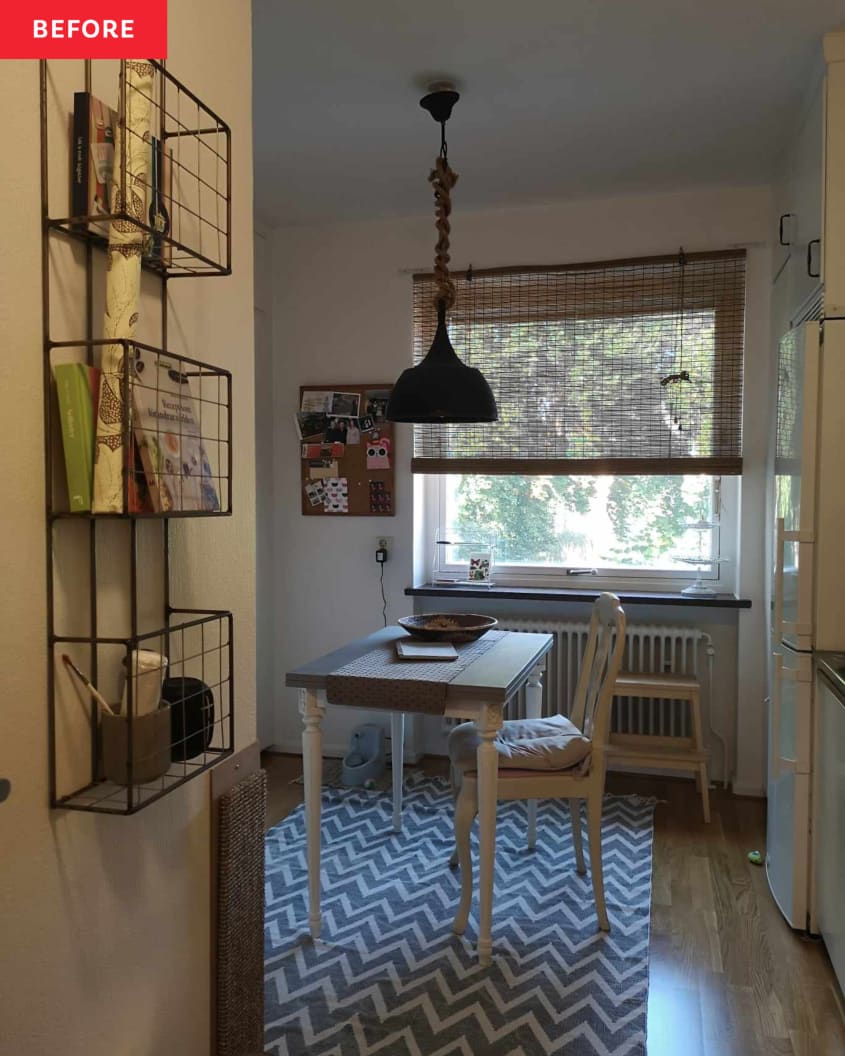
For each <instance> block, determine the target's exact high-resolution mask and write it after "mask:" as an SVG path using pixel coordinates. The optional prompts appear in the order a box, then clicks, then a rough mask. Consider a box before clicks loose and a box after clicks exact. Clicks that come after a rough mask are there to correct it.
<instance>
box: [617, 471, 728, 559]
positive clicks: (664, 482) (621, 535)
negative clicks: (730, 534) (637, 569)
mask: <svg viewBox="0 0 845 1056" xmlns="http://www.w3.org/2000/svg"><path fill="white" fill-rule="evenodd" d="M705 483H707V481H706V479H705ZM683 486H684V478H683V477H614V478H613V483H612V484H611V485H610V489H609V491H608V496H607V513H608V516H609V517H610V522H611V524H612V525H613V527H614V529H615V532H616V538H617V539H618V540H620V543H621V545H619V546H618V547H614V549H613V551H612V554H611V556H612V557H613V558H614V559H615V560H616V561H618V562H619V564H621V565H644V564H648V563H649V562H652V561H654V560H656V559H657V558H659V557H660V556H661V555H662V554H665V553H667V551H669V550H671V549H672V548H673V546H674V545H675V543H676V540H677V539H678V538H679V537H680V536H681V535H682V534H683V532H684V525H686V524H691V523H692V522H694V521H698V520H701V519H704V518H707V517H708V516H709V512H708V510H707V508H706V503H707V500H708V493H709V485H708V489H707V490H705V491H703V492H702V493H701V494H700V495H696V496H693V497H692V498H689V497H688V496H686V495H684V490H683Z"/></svg>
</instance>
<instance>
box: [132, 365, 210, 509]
mask: <svg viewBox="0 0 845 1056" xmlns="http://www.w3.org/2000/svg"><path fill="white" fill-rule="evenodd" d="M178 365H179V364H178V361H177V360H172V359H169V358H168V357H166V356H162V355H150V354H148V353H147V352H146V351H145V350H144V349H137V354H136V357H135V361H134V376H133V379H132V385H131V388H132V424H133V433H134V438H135V444H136V445H137V449H138V454H139V457H140V460H141V465H142V467H143V470H144V477H145V480H146V484H147V489H148V491H149V497H150V501H151V503H152V508H153V510H154V511H155V512H156V513H168V512H172V511H177V510H185V511H188V510H190V511H204V512H206V513H217V512H219V510H220V500H219V497H218V495H217V489H216V488H215V486H214V474H213V473H212V471H211V464H210V462H209V459H208V454H207V452H206V449H205V446H204V443H203V441H204V439H205V438H204V437H203V436H202V432H201V421H200V418H199V416H198V415H197V410H196V404H195V402H194V397H193V393H192V392H191V383H190V379H189V378H188V377H187V376H186V375H185V374H184V373H181V372H180V371H179V369H178Z"/></svg>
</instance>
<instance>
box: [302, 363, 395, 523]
mask: <svg viewBox="0 0 845 1056" xmlns="http://www.w3.org/2000/svg"><path fill="white" fill-rule="evenodd" d="M391 389H392V386H391V385H378V384H372V385H303V386H302V387H301V388H300V390H299V410H298V411H297V414H296V427H297V434H298V436H299V455H300V459H299V461H300V465H301V470H300V479H301V492H302V495H301V498H302V513H303V515H304V516H306V517H392V516H394V514H395V512H396V492H395V488H394V471H395V465H396V450H395V447H394V431H393V423H392V422H388V421H387V420H386V418H385V412H386V410H387V401H388V400H389V399H390V392H391Z"/></svg>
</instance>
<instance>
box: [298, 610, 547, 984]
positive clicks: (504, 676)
mask: <svg viewBox="0 0 845 1056" xmlns="http://www.w3.org/2000/svg"><path fill="white" fill-rule="evenodd" d="M405 637H407V635H406V632H405V631H403V630H402V629H401V628H400V627H385V628H384V629H382V630H379V631H376V632H375V633H374V634H370V635H368V636H367V637H365V638H359V639H358V640H357V641H354V642H350V643H349V644H348V645H344V646H342V647H341V648H340V649H335V650H334V651H333V652H330V653H327V654H325V655H324V656H321V657H318V658H317V659H316V660H312V661H311V662H310V663H308V664H305V665H303V666H302V667H298V668H296V670H294V671H289V672H288V673H287V675H286V677H285V684H286V685H287V686H291V687H294V688H296V689H298V690H299V707H300V713H301V715H302V719H303V733H302V755H303V770H304V783H305V824H306V839H307V861H308V901H309V906H308V923H309V929H310V932H311V936H312V938H313V939H317V938H319V936H320V931H321V927H322V913H321V908H320V844H321V824H320V821H321V819H320V813H321V798H320V797H321V792H320V790H321V786H322V765H323V751H322V731H321V724H322V721H323V717H324V715H325V711H326V707H327V701H326V687H327V683H328V680H329V676H330V675H333V674H334V673H335V672H337V671H339V670H340V669H341V668H344V667H346V665H348V664H350V663H352V662H354V661H356V660H358V659H359V658H361V657H363V656H365V655H366V654H368V653H371V652H372V651H373V650H375V649H377V648H379V647H384V646H385V645H386V644H389V643H393V642H394V641H396V640H397V639H399V638H405ZM552 642H553V639H552V636H551V635H549V634H534V633H529V632H521V631H507V632H505V633H503V634H501V635H500V636H499V638H498V640H497V641H496V642H495V644H493V645H492V647H491V648H489V649H488V650H487V651H486V652H484V653H483V654H481V655H479V656H478V657H477V658H476V659H474V660H473V661H472V662H471V663H469V664H468V665H467V666H465V667H463V669H461V670H459V671H457V673H456V674H455V677H454V678H453V679H452V680H451V681H448V682H446V683H445V707H444V710H443V712H442V714H443V715H444V716H446V717H447V718H456V719H468V720H470V721H472V722H474V723H475V724H476V726H477V727H478V732H479V735H480V743H479V746H478V753H477V759H478V826H479V828H478V844H479V926H478V958H479V961H480V963H481V964H483V965H486V964H489V963H490V961H491V959H492V954H493V942H492V919H493V874H494V863H495V851H496V806H497V788H496V786H497V773H498V760H499V756H498V752H497V751H496V748H495V745H494V741H495V739H496V734H497V733H498V731H499V730H500V729H501V726H502V722H503V721H504V712H505V709H506V707H507V705H508V703H509V702H510V701H512V700H513V699H514V697H515V696H516V695H517V694H518V693H519V691H520V690H522V689H523V688H524V689H525V704H526V715H527V717H528V718H538V717H539V716H540V714H541V707H542V691H543V684H542V676H543V671H544V670H545V664H546V655H547V654H548V652H549V650H550V649H551V647H552ZM396 685H397V698H398V699H397V705H396V707H395V708H394V709H391V711H390V712H389V714H390V715H391V753H392V756H391V762H392V767H393V827H394V829H396V830H397V831H398V830H399V829H400V828H401V825H402V764H403V751H404V716H405V714H406V713H409V712H416V711H418V710H419V709H418V708H415V707H413V706H412V704H411V703H410V702H408V704H407V706H405V702H404V701H403V700H402V699H401V689H402V683H401V682H397V683H396ZM329 706H331V707H334V706H340V707H343V706H344V705H343V704H342V703H340V702H337V701H334V702H332V704H331V705H329ZM355 706H356V707H360V706H361V705H360V704H358V703H356V705H355ZM536 818H537V807H536V803H529V804H528V814H527V823H528V845H529V846H530V847H531V846H533V845H534V842H535V840H536V824H537V821H536Z"/></svg>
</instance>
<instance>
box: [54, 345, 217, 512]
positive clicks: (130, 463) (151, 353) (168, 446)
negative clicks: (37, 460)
mask: <svg viewBox="0 0 845 1056" xmlns="http://www.w3.org/2000/svg"><path fill="white" fill-rule="evenodd" d="M107 345H108V346H115V345H120V346H121V347H122V353H121V356H122V362H123V372H122V377H120V379H119V390H118V391H120V392H121V394H122V397H123V399H122V415H121V421H120V435H121V438H122V446H123V451H124V460H123V488H122V492H123V494H122V510H120V511H118V512H111V513H98V512H96V511H95V512H91V511H90V510H73V509H71V500H70V495H69V489H68V488H67V487H66V486H65V484H66V479H65V472H64V465H63V461H62V438H61V421H60V415H61V411H60V407H59V402H58V400H57V398H56V397H55V394H53V398H52V399H51V401H50V414H49V416H48V423H47V436H46V438H45V440H46V457H47V464H48V476H49V480H48V488H47V495H48V515H49V516H50V518H51V519H53V520H55V519H64V518H73V519H90V518H97V519H99V518H105V519H114V518H126V517H141V518H143V517H209V516H221V515H223V516H228V515H230V514H231V512H232V375H231V373H230V372H229V371H228V370H224V369H223V368H221V367H216V366H213V365H212V364H210V363H203V362H201V361H200V360H197V359H192V358H190V357H189V356H182V355H176V354H175V353H172V352H168V351H166V350H164V349H160V348H156V347H154V346H153V345H147V344H144V343H142V342H139V341H128V340H120V341H107V340H103V339H101V340H92V341H52V342H49V357H50V367H51V373H52V371H53V370H54V369H55V367H56V366H57V365H59V364H66V363H75V364H85V365H86V366H88V367H93V368H94V370H95V371H97V370H98V368H99V362H100V358H101V351H102V349H103V348H104V347H105V346H107ZM93 379H94V380H93V381H92V385H93V386H94V387H95V388H96V387H97V385H98V378H97V374H96V373H95V374H94V375H93ZM54 387H55V386H54ZM101 398H102V397H101ZM90 454H91V458H92V459H93V457H94V452H93V451H92V452H91V453H90ZM95 472H96V467H95Z"/></svg>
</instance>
